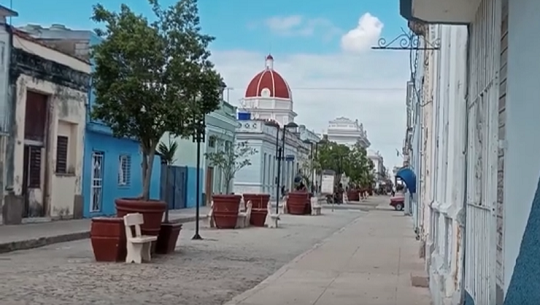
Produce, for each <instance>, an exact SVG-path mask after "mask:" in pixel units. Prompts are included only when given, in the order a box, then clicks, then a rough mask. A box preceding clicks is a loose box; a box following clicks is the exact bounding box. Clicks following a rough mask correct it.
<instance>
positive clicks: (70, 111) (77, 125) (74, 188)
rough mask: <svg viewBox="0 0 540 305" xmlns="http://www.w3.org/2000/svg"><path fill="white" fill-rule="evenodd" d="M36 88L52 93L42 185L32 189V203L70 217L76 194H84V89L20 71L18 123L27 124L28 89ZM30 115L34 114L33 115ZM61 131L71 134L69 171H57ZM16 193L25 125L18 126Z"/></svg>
mask: <svg viewBox="0 0 540 305" xmlns="http://www.w3.org/2000/svg"><path fill="white" fill-rule="evenodd" d="M28 90H29V91H36V92H40V93H43V94H46V95H49V125H48V131H49V132H48V133H47V145H46V150H45V152H44V156H46V157H45V158H43V164H42V168H43V169H45V170H44V171H42V173H43V174H42V175H43V180H42V181H43V182H42V188H40V189H30V190H29V191H30V192H31V193H30V198H31V200H30V201H31V202H30V206H31V207H33V208H37V209H39V207H38V205H39V206H41V207H43V206H45V207H47V208H48V210H47V211H46V213H45V214H46V215H49V216H51V217H53V218H63V217H69V216H71V215H72V214H73V206H74V200H75V199H74V198H75V195H80V194H81V174H82V161H83V151H84V149H83V147H84V146H83V143H84V122H85V115H86V110H85V103H86V100H87V95H86V93H85V92H80V91H76V90H73V89H69V88H65V87H61V86H58V85H56V84H53V83H51V82H48V81H42V80H37V79H35V78H32V77H29V76H26V75H21V76H20V77H19V78H18V80H17V96H16V109H17V112H16V125H17V126H24V122H25V120H26V119H27V118H26V114H25V106H26V93H27V91H28ZM30 119H31V118H30ZM58 135H65V136H68V137H69V141H70V143H73V144H70V145H69V154H70V155H71V156H73V157H74V158H75V160H72V161H71V162H69V164H70V167H69V168H68V173H67V174H61V175H60V174H56V173H55V164H56V139H57V136H58ZM14 156H15V173H14V174H15V175H14V176H15V179H14V181H15V183H14V185H13V187H14V191H15V194H17V195H20V194H21V191H22V186H23V181H22V177H23V156H24V128H17V133H16V143H15V151H14Z"/></svg>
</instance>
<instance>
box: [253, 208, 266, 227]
mask: <svg viewBox="0 0 540 305" xmlns="http://www.w3.org/2000/svg"><path fill="white" fill-rule="evenodd" d="M267 215H268V210H267V209H264V210H263V209H257V210H253V209H252V210H251V218H250V219H249V224H251V225H252V226H255V227H264V223H265V222H266V216H267Z"/></svg>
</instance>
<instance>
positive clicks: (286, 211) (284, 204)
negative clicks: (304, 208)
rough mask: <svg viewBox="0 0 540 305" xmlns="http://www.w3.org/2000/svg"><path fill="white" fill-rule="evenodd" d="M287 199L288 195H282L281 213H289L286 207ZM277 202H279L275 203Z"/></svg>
mask: <svg viewBox="0 0 540 305" xmlns="http://www.w3.org/2000/svg"><path fill="white" fill-rule="evenodd" d="M288 199H289V195H285V196H283V200H282V204H281V213H282V214H289V209H288V208H287V200H288ZM277 204H279V202H278V203H277Z"/></svg>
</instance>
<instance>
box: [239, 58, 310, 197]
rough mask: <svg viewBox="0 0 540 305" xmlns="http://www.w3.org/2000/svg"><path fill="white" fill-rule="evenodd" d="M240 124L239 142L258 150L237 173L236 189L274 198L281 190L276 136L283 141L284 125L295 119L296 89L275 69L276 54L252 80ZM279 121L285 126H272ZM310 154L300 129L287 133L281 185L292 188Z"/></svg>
mask: <svg viewBox="0 0 540 305" xmlns="http://www.w3.org/2000/svg"><path fill="white" fill-rule="evenodd" d="M240 104H241V106H240V108H239V110H238V111H239V113H238V120H239V127H238V128H237V130H236V142H237V143H246V144H247V145H249V146H251V147H253V148H254V149H255V150H256V151H257V152H256V153H255V154H253V155H251V156H250V157H249V158H250V162H251V165H250V166H246V167H244V168H242V169H241V170H239V171H238V172H237V173H236V175H235V177H234V192H235V193H236V194H243V193H267V194H271V196H272V198H274V197H275V196H276V191H277V184H276V178H277V159H276V139H279V141H278V142H277V143H278V144H279V147H281V146H282V145H283V143H282V132H283V131H282V127H283V126H285V125H286V124H288V123H290V122H294V119H295V117H296V116H297V114H296V113H295V112H294V110H293V100H292V92H291V88H290V87H289V84H288V83H287V82H286V81H285V79H284V78H283V77H282V76H281V75H280V74H279V73H278V72H277V71H276V70H274V58H273V57H272V55H268V56H267V57H266V60H265V67H264V70H262V71H261V72H259V73H258V74H256V75H255V76H254V77H253V79H252V80H251V81H250V82H249V83H248V86H247V88H246V92H245V95H244V98H243V99H242V100H241V101H240ZM271 121H272V122H274V123H277V125H279V126H280V127H281V128H279V129H278V128H276V127H274V126H269V125H268V124H267V122H271ZM307 155H309V146H308V145H307V144H306V143H304V142H303V141H302V140H301V137H300V133H299V131H298V129H297V128H296V129H288V130H287V132H286V133H285V145H284V154H283V155H282V156H284V158H283V159H282V162H281V175H280V176H281V177H280V183H279V185H280V186H281V185H284V186H285V188H286V189H289V190H290V189H292V187H293V181H294V176H295V175H296V173H297V172H298V169H299V168H301V165H302V158H304V157H305V156H307Z"/></svg>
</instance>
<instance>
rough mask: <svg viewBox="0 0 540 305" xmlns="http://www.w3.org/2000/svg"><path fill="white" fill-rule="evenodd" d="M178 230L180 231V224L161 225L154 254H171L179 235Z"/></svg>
mask: <svg viewBox="0 0 540 305" xmlns="http://www.w3.org/2000/svg"><path fill="white" fill-rule="evenodd" d="M180 230H182V224H180V223H162V224H161V229H160V230H159V236H158V239H157V243H156V253H157V254H169V253H173V252H174V249H175V248H176V242H177V241H178V236H179V235H180Z"/></svg>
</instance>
